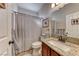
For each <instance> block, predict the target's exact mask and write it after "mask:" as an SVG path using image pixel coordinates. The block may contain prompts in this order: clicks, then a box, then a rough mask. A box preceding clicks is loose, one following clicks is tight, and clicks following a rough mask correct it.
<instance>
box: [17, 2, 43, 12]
mask: <svg viewBox="0 0 79 59" xmlns="http://www.w3.org/2000/svg"><path fill="white" fill-rule="evenodd" d="M43 5H44V3H19V4H18V6H19V7H21V8H24V9H27V10H31V11H34V12H38V11H39V10H40V9H41V8H42V6H43Z"/></svg>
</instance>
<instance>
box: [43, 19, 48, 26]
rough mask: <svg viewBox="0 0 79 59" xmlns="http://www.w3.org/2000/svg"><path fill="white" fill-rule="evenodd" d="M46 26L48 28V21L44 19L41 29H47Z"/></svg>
mask: <svg viewBox="0 0 79 59" xmlns="http://www.w3.org/2000/svg"><path fill="white" fill-rule="evenodd" d="M48 26H49V20H48V18H46V19H44V20H43V21H42V27H48Z"/></svg>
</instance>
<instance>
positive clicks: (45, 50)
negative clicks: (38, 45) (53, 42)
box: [42, 42, 60, 56]
mask: <svg viewBox="0 0 79 59" xmlns="http://www.w3.org/2000/svg"><path fill="white" fill-rule="evenodd" d="M42 56H60V54H58V53H57V52H56V51H54V50H53V49H51V48H50V47H49V46H47V45H46V44H45V43H43V42H42Z"/></svg>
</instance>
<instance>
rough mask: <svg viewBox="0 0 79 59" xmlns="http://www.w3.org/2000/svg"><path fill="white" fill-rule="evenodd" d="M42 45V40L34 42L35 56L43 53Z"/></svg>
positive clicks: (33, 53)
mask: <svg viewBox="0 0 79 59" xmlns="http://www.w3.org/2000/svg"><path fill="white" fill-rule="evenodd" d="M41 46H42V43H41V42H40V41H37V42H34V43H32V49H33V52H32V55H33V56H40V55H41Z"/></svg>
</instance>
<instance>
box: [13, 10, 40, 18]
mask: <svg viewBox="0 0 79 59" xmlns="http://www.w3.org/2000/svg"><path fill="white" fill-rule="evenodd" d="M12 12H13V13H19V14H24V13H21V12H17V11H14V10H12ZM24 15H26V14H24ZM27 15H29V14H27ZM31 16H33V15H31ZM34 17H38V16H34ZM38 18H39V19H40V17H38Z"/></svg>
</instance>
